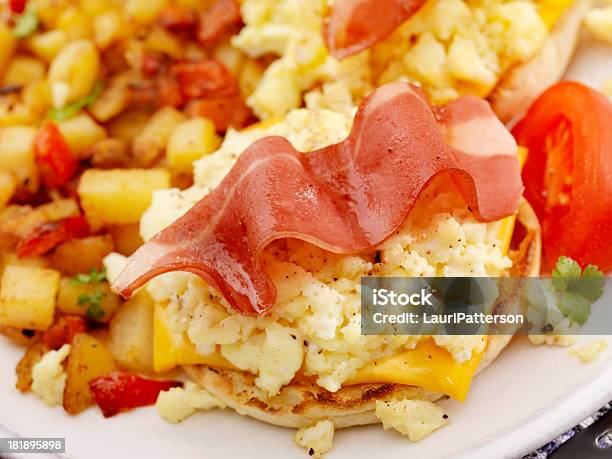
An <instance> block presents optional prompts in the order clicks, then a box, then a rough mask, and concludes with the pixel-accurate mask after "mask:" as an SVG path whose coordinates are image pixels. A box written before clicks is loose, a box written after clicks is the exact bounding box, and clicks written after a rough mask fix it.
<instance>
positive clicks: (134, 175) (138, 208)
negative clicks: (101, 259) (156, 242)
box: [77, 169, 170, 227]
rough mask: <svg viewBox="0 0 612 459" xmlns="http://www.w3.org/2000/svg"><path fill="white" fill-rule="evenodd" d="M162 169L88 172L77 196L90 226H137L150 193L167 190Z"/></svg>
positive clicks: (167, 177)
mask: <svg viewBox="0 0 612 459" xmlns="http://www.w3.org/2000/svg"><path fill="white" fill-rule="evenodd" d="M169 185H170V174H169V173H168V171H167V170H165V169H109V170H100V169H88V170H87V171H85V173H84V174H83V175H82V177H81V181H80V182H79V187H78V189H77V193H78V195H79V197H80V198H81V205H82V207H83V209H84V210H85V215H86V216H87V219H88V220H89V221H90V223H91V224H92V226H94V227H97V226H99V225H101V224H118V225H121V224H128V223H138V221H139V220H140V216H141V215H142V214H143V212H144V211H145V210H146V209H147V207H149V204H151V197H152V194H153V191H155V190H159V189H162V188H168V187H169Z"/></svg>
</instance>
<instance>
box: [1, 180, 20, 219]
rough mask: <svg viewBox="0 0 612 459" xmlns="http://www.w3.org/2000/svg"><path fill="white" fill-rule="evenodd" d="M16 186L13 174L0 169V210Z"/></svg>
mask: <svg viewBox="0 0 612 459" xmlns="http://www.w3.org/2000/svg"><path fill="white" fill-rule="evenodd" d="M16 187H17V181H16V180H15V177H14V176H13V174H11V173H9V172H5V171H0V210H2V209H4V206H6V205H7V204H8V202H9V201H10V199H11V197H12V196H13V193H15V188H16Z"/></svg>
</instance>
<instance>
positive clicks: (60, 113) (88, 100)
mask: <svg viewBox="0 0 612 459" xmlns="http://www.w3.org/2000/svg"><path fill="white" fill-rule="evenodd" d="M103 88H104V84H103V83H102V82H101V81H98V82H97V83H96V85H95V86H94V88H93V90H92V91H91V92H90V93H89V94H87V95H86V96H84V97H81V98H80V99H79V100H76V101H74V102H72V103H71V104H68V105H65V106H63V107H61V108H52V109H51V110H49V112H48V113H47V117H48V118H49V119H50V120H51V121H55V122H56V123H59V122H61V121H65V120H68V119H70V118H73V117H74V116H76V114H77V113H79V112H80V111H81V110H83V109H84V108H87V107H89V106H90V105H91V104H93V103H94V102H95V101H96V100H98V98H99V97H100V94H102V89H103Z"/></svg>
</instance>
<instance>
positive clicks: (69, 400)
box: [64, 333, 117, 414]
mask: <svg viewBox="0 0 612 459" xmlns="http://www.w3.org/2000/svg"><path fill="white" fill-rule="evenodd" d="M114 371H117V365H116V364H115V360H114V359H113V356H112V354H111V353H110V352H109V351H108V349H107V348H106V347H105V346H104V344H102V342H100V341H98V340H97V339H95V338H94V337H92V336H90V335H88V334H86V333H81V334H78V335H76V336H75V337H74V339H73V341H72V349H71V350H70V355H69V356H68V359H67V361H66V373H67V375H68V376H67V378H66V388H65V389H64V409H65V410H66V411H67V412H68V413H70V414H78V413H80V412H81V411H83V410H84V409H86V408H88V407H89V406H91V405H93V403H94V400H93V397H92V395H91V392H90V391H89V382H90V381H92V380H94V379H96V378H98V377H100V376H105V375H107V374H109V373H112V372H114Z"/></svg>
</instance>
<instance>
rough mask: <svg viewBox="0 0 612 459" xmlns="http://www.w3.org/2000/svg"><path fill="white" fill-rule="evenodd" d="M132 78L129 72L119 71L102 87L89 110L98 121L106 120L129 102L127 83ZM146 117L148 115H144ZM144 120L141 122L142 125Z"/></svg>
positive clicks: (115, 114)
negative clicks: (100, 92) (119, 72)
mask: <svg viewBox="0 0 612 459" xmlns="http://www.w3.org/2000/svg"><path fill="white" fill-rule="evenodd" d="M131 79H132V74H131V73H130V72H124V73H121V74H119V75H117V76H115V77H113V78H112V79H111V81H110V83H109V84H108V85H107V86H106V87H105V88H104V90H103V91H102V94H100V97H99V98H98V100H96V101H95V102H94V103H93V104H92V105H91V107H89V112H90V113H91V114H92V115H93V117H94V118H95V119H97V120H98V121H100V122H104V121H108V120H110V119H111V118H113V117H115V116H117V115H118V114H119V113H121V112H122V111H123V109H124V108H125V107H126V106H127V104H128V102H129V92H128V84H129V82H130V80H131ZM146 118H147V119H148V115H147V116H146ZM145 124H146V121H145V122H143V123H142V126H144V125H145Z"/></svg>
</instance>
